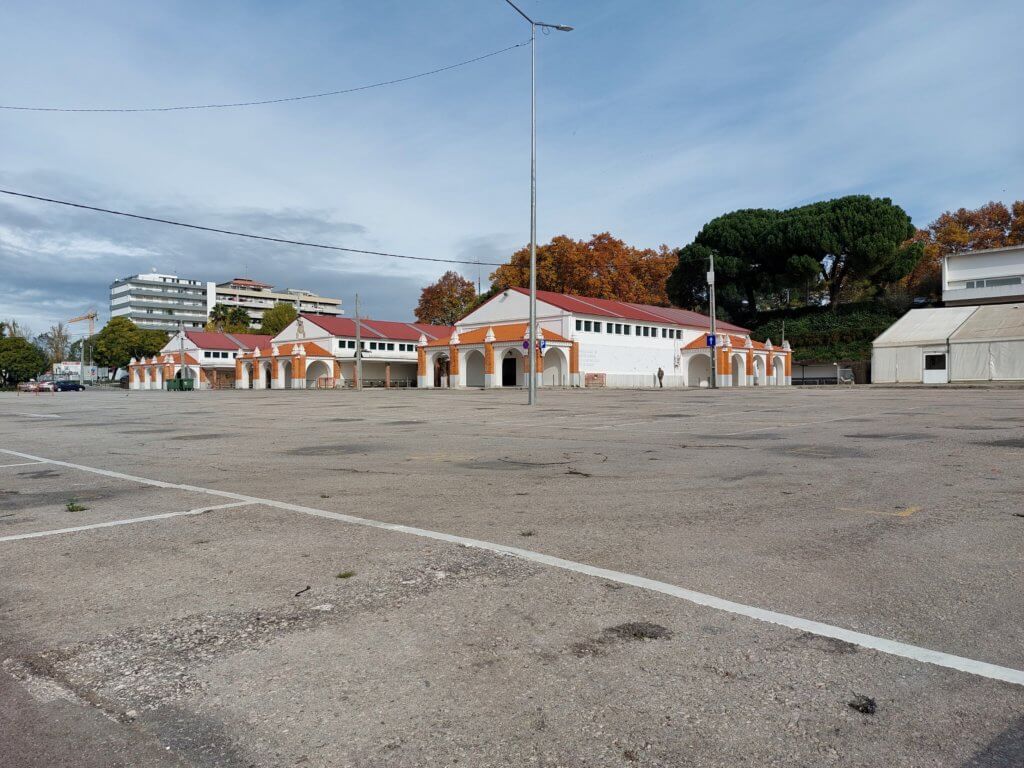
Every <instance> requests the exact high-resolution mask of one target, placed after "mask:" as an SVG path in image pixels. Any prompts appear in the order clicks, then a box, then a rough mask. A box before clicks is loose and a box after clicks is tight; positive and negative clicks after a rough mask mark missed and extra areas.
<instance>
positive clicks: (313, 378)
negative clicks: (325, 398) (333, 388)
mask: <svg viewBox="0 0 1024 768" xmlns="http://www.w3.org/2000/svg"><path fill="white" fill-rule="evenodd" d="M330 378H331V368H330V366H328V365H327V363H326V361H324V360H314V361H313V362H312V363H310V364H309V365H307V366H306V389H319V388H326V387H327V386H328V381H326V380H328V379H330Z"/></svg>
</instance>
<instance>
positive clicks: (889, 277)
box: [780, 195, 923, 308]
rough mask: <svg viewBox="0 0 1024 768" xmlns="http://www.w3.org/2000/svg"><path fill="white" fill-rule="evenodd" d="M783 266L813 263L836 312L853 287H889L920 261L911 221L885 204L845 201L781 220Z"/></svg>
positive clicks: (815, 206) (817, 206) (878, 200)
mask: <svg viewBox="0 0 1024 768" xmlns="http://www.w3.org/2000/svg"><path fill="white" fill-rule="evenodd" d="M780 223H781V227H780V229H781V237H782V246H783V250H785V251H788V252H789V254H790V258H789V260H788V264H790V265H800V266H804V267H810V264H811V262H812V261H813V262H815V263H816V264H817V266H818V268H819V270H820V274H821V279H822V282H823V283H824V287H825V290H826V291H827V293H828V299H829V304H830V305H831V306H832V307H833V308H835V307H837V306H838V305H839V303H840V301H841V300H842V298H843V294H844V290H846V289H858V288H859V289H860V290H861V291H863V286H862V285H860V286H859V285H858V284H863V283H865V282H866V283H869V284H871V285H880V284H886V283H892V282H895V281H897V280H899V279H900V278H902V277H904V276H906V275H907V274H908V273H909V272H910V271H911V270H912V269H913V268H914V265H915V264H917V261H918V259H920V258H921V255H922V253H923V247H922V246H921V245H920V244H919V243H912V242H908V241H909V240H910V238H912V237H913V236H914V233H915V231H916V230H915V229H914V225H913V224H912V223H911V221H910V217H909V216H908V215H907V214H906V212H904V210H903V209H902V208H900V207H899V206H898V205H894V204H893V202H892V200H890V199H889V198H887V197H885V198H875V197H870V196H868V195H850V196H848V197H840V198H838V199H836V200H827V201H825V202H821V203H812V204H811V205H805V206H802V207H800V208H794V209H792V210H791V211H787V212H786V214H785V215H784V216H783V218H782V220H781V222H780Z"/></svg>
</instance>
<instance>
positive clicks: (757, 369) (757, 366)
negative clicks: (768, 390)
mask: <svg viewBox="0 0 1024 768" xmlns="http://www.w3.org/2000/svg"><path fill="white" fill-rule="evenodd" d="M764 373H765V372H764V358H763V357H761V355H754V386H764V385H765V384H767V383H768V382H766V381H765V376H764Z"/></svg>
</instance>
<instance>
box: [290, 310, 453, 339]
mask: <svg viewBox="0 0 1024 768" xmlns="http://www.w3.org/2000/svg"><path fill="white" fill-rule="evenodd" d="M302 318H303V319H304V320H306V321H308V322H311V323H313V324H314V325H317V326H319V327H321V328H323V329H324V330H325V331H327V333H329V334H330V335H331V336H345V337H349V338H354V337H355V335H356V321H355V320H353V319H352V318H350V317H338V316H336V315H312V314H306V313H305V312H303V313H302ZM359 325H360V326H361V335H362V337H363V338H365V339H391V340H393V341H418V340H419V338H420V334H423V335H424V336H426V337H427V341H432V340H433V339H440V338H448V337H449V336H451V334H452V327H451V326H448V325H429V324H427V323H400V322H395V321H392V320H370V319H360V321H359Z"/></svg>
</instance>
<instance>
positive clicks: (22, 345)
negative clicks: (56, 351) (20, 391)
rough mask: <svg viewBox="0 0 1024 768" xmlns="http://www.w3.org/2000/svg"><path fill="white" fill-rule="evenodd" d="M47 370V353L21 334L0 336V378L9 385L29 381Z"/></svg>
mask: <svg viewBox="0 0 1024 768" xmlns="http://www.w3.org/2000/svg"><path fill="white" fill-rule="evenodd" d="M45 370H46V355H44V354H43V353H42V351H41V350H40V349H39V348H38V347H37V346H36V345H35V344H33V343H32V342H30V341H28V339H23V338H22V337H20V336H5V337H3V338H0V379H2V380H3V383H4V384H5V385H7V386H10V385H12V384H17V383H18V382H19V381H28V380H29V379H32V378H35V377H36V376H38V375H39V374H41V373H42V372H43V371H45Z"/></svg>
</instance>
